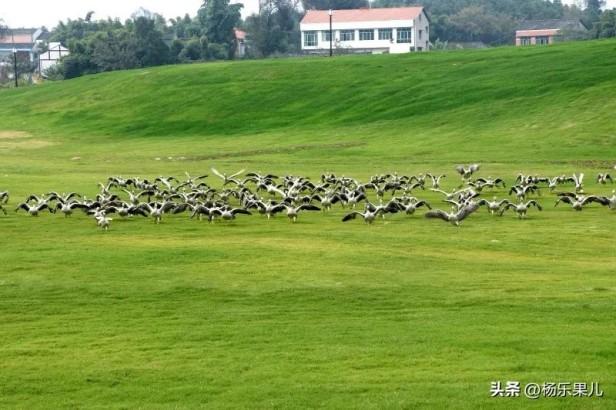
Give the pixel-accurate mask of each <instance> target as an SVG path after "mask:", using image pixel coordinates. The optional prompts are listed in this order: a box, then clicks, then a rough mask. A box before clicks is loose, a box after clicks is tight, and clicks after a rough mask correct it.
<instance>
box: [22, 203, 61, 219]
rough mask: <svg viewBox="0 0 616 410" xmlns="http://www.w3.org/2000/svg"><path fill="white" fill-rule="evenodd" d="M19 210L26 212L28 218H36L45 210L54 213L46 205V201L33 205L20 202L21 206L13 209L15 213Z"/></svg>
mask: <svg viewBox="0 0 616 410" xmlns="http://www.w3.org/2000/svg"><path fill="white" fill-rule="evenodd" d="M20 209H23V210H24V211H26V212H28V213H29V214H30V216H38V215H39V213H40V212H41V211H42V210H45V209H47V210H49V212H50V213H54V210H53V208H51V207H50V206H49V205H47V202H46V201H42V202H39V203H37V204H35V205H31V204H27V203H25V202H22V203H21V204H19V205H18V206H17V208H16V209H15V212H17V211H19V210H20Z"/></svg>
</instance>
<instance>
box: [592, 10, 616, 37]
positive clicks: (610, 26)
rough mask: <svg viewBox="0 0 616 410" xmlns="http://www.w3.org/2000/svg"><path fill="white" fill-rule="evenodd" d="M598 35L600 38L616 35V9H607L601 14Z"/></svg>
mask: <svg viewBox="0 0 616 410" xmlns="http://www.w3.org/2000/svg"><path fill="white" fill-rule="evenodd" d="M596 36H597V37H599V38H606V37H616V9H613V10H606V11H604V12H603V13H602V14H601V17H600V18H599V22H598V23H597V25H596Z"/></svg>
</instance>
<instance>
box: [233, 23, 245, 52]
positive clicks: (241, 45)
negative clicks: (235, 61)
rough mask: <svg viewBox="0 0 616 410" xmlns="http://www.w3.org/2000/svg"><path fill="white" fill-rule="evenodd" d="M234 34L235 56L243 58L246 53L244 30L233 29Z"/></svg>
mask: <svg viewBox="0 0 616 410" xmlns="http://www.w3.org/2000/svg"><path fill="white" fill-rule="evenodd" d="M233 34H234V35H235V58H243V57H244V56H245V55H246V32H245V31H243V30H240V29H237V28H236V29H233Z"/></svg>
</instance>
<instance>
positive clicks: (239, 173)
mask: <svg viewBox="0 0 616 410" xmlns="http://www.w3.org/2000/svg"><path fill="white" fill-rule="evenodd" d="M244 171H246V170H245V169H242V170H241V171H238V172H236V173H235V174H233V175H230V176H229V178H235V177H236V176H238V175H242V174H243V173H244Z"/></svg>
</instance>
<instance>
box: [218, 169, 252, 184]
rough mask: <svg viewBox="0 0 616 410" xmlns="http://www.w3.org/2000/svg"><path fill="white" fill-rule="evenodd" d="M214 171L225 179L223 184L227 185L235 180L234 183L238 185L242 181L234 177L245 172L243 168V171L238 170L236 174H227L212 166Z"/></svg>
mask: <svg viewBox="0 0 616 410" xmlns="http://www.w3.org/2000/svg"><path fill="white" fill-rule="evenodd" d="M212 172H213V173H214V175H216V176H218V177H220V178H222V181H223V183H222V184H223V185H227V184H228V183H230V182H233V183H234V184H236V185H238V184H239V183H240V181H238V180H236V179H234V178H235V177H237V176H240V175H241V174H243V173H244V170H243V169H242V170H241V171H238V172H236V173H235V174H231V175H227V173H226V172H224V173H222V174H221V173H220V172H218V170H217V169H216V168H212Z"/></svg>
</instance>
